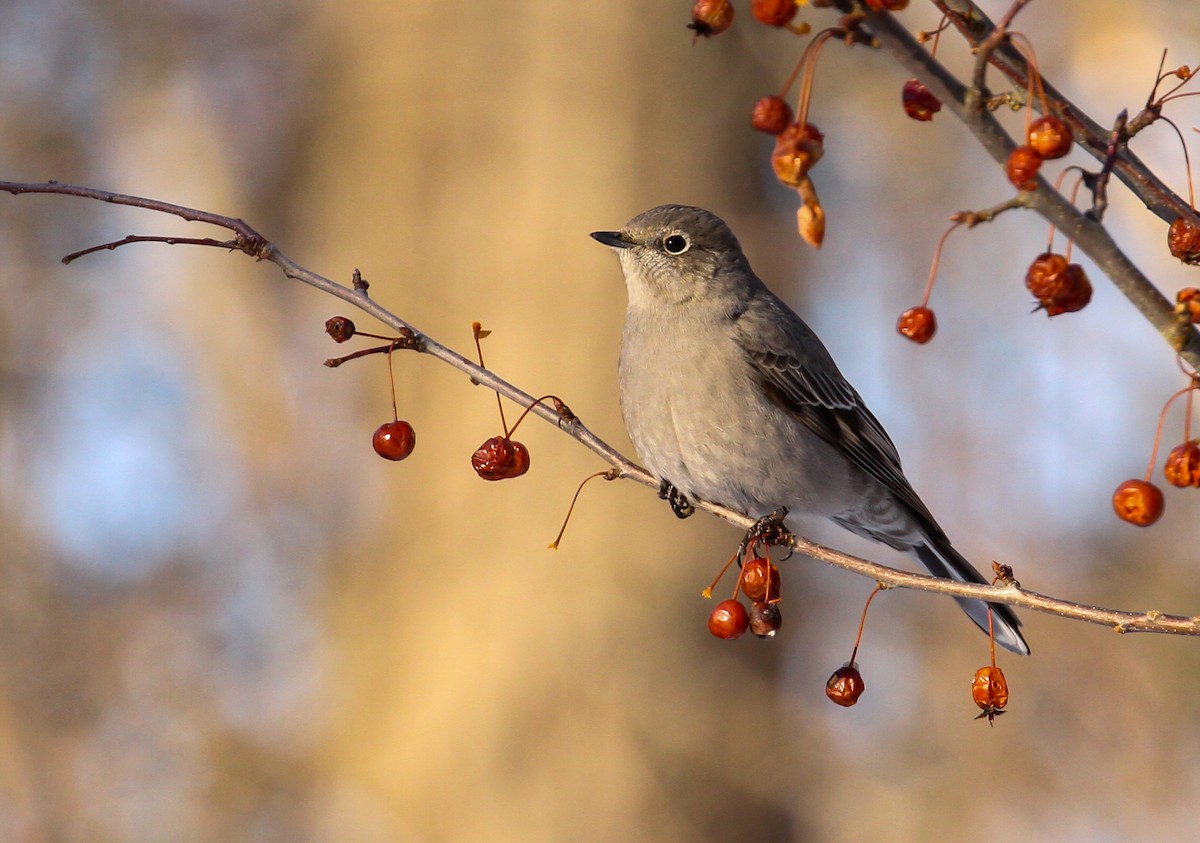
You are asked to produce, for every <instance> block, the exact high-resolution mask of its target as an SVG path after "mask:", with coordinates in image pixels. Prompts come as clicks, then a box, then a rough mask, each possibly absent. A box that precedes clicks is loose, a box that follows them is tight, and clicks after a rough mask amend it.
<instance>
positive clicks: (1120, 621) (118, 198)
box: [0, 181, 1200, 635]
mask: <svg viewBox="0 0 1200 843" xmlns="http://www.w3.org/2000/svg"><path fill="white" fill-rule="evenodd" d="M0 191H4V192H7V193H11V194H13V195H21V194H27V193H41V194H58V195H66V196H79V197H82V198H85V199H92V200H95V201H99V202H108V203H111V204H115V205H128V206H130V207H135V208H145V209H147V210H151V211H157V212H159V213H164V214H171V215H174V216H177V217H181V218H182V219H185V220H188V221H192V222H203V223H207V224H209V225H214V226H217V227H219V228H223V229H226V230H227V231H230V232H232V233H233V235H234V237H233V239H232V240H215V239H210V238H178V237H159V236H152V235H129V236H128V237H125V238H123V239H121V240H117V241H114V242H112V243H107V244H102V245H101V246H97V247H93V248H91V249H84V250H82V251H80V252H75V253H73V254H72V255H68V256H67V257H66V258H64V261H65V262H70V261H71V260H74V259H75V258H77V257H79V256H80V255H84V254H90V253H91V252H93V251H97V250H100V249H116V248H119V247H121V246H124V245H128V244H132V243H138V242H160V243H166V244H168V245H175V244H179V245H191V246H210V247H218V248H225V249H233V250H237V251H240V252H242V253H244V254H246V255H249V256H250V257H253V258H254V259H256V260H260V261H268V262H270V263H273V264H275V265H276V266H277V267H279V269H280V271H281V272H283V274H284V276H286V277H287V278H289V279H291V280H294V281H300V282H302V283H304V284H308V285H309V286H312V287H315V288H316V289H318V290H320V291H321V292H324V293H327V294H328V295H331V296H333V297H335V298H338V299H341V300H342V301H344V302H347V303H348V304H350V305H352V306H354V307H356V308H358V309H359V310H362V311H363V312H365V313H367V314H369V315H371V316H373V317H375V318H376V319H377V320H379V321H380V322H382V323H383V324H384V325H387V326H388V327H390V328H391V329H393V330H395V331H396V332H397V333H398V334H401V335H403V336H404V337H405V339H406V343H407V344H411V345H412V346H413V348H414V349H415V350H416V351H418V352H419V353H424V354H429V355H431V356H432V357H434V358H436V359H438V360H440V361H442V362H443V363H446V364H447V365H449V366H451V367H452V368H454V369H457V370H458V371H460V372H462V373H463V374H465V375H467V376H468V377H469V378H471V379H472V380H473V381H474V382H477V383H478V384H480V385H483V386H486V387H487V388H488V389H492V390H495V391H496V392H498V393H499V394H500V395H503V396H504V397H506V398H508V399H510V400H511V401H513V402H514V403H516V404H518V405H520V406H521V407H523V408H524V407H528V408H530V412H532V413H533V414H534V415H536V416H538V417H539V418H541V419H543V420H544V421H547V422H549V423H551V424H553V425H555V426H556V427H558V428H559V429H560V430H562V431H563V432H564V433H566V434H567V435H569V436H572V437H573V438H575V439H576V440H577V441H579V442H580V443H581V444H582V445H583V446H584V447H586V448H588V449H589V450H590V451H592V452H593V453H595V454H596V455H597V456H599V457H600V458H601V459H603V460H604V461H605V462H607V463H608V464H609V465H611V466H612V467H613V469H614V470H615V472H616V476H618V477H621V478H623V479H627V480H633V481H635V482H637V483H641V484H642V485H643V486H647V487H649V488H651V489H655V490H657V489H658V487H659V480H658V478H656V477H653V476H652V475H651V474H650V473H649V472H647V471H646V470H645V469H644V468H642V467H641V466H639V465H637V464H636V463H634V462H633V461H632V460H630V459H629V458H628V457H626V456H624V455H623V454H621V453H620V452H618V451H617V450H616V449H615V448H613V447H612V446H611V445H609V444H608V443H607V442H605V441H604V440H602V439H601V438H600V437H598V436H597V435H596V434H595V433H593V432H592V431H591V430H589V429H588V428H587V427H586V426H585V425H584V424H583V422H581V421H580V420H579V419H577V418H570V419H567V418H564V417H563V416H562V415H561V414H559V413H558V412H557V411H556V410H555V409H554V408H553V407H551V406H548V405H547V404H545V403H540V402H537V400H536V399H535V398H534V396H532V395H530V394H529V393H527V392H525V391H524V390H521V389H519V388H517V387H516V386H514V385H513V384H512V383H510V382H509V381H507V380H505V379H503V378H501V377H500V376H499V375H497V374H495V373H494V372H492V371H490V370H488V369H485V368H482V367H480V366H478V365H476V364H475V363H473V362H471V361H470V360H469V359H467V358H466V357H463V356H462V355H461V354H459V353H457V352H455V351H453V350H452V349H450V348H448V347H447V346H445V345H442V344H441V343H439V342H437V341H436V340H434V339H432V338H431V337H429V336H428V335H427V334H424V333H422V332H421V331H419V330H417V328H415V327H414V326H412V325H410V324H409V323H408V322H406V321H405V320H403V319H401V318H400V317H398V316H396V315H395V314H393V313H391V312H390V311H388V310H386V309H385V308H383V307H381V306H380V305H378V304H377V303H376V302H375V301H374V300H373V299H371V298H370V297H369V296H368V295H367V291H366V288H365V287H366V285H365V284H362V283H361V281H360V280H356V283H355V284H354V285H353V286H345V285H342V284H338V283H337V282H335V281H332V280H330V279H328V278H326V277H324V276H322V275H318V274H317V273H315V272H312V271H311V270H308V269H306V268H304V267H302V266H300V265H299V264H297V263H296V262H295V261H293V260H291V259H290V258H289V257H287V256H286V255H285V254H284V253H283V252H282V251H281V250H280V249H279V248H278V247H277V246H275V245H274V244H273V243H271V242H270V241H269V240H267V238H265V237H264V236H263V235H261V234H259V233H258V232H257V231H256V230H255V229H254V228H252V227H251V226H250V225H248V224H247V223H246V222H245V221H244V220H241V219H237V218H234V217H227V216H223V215H220V214H215V213H212V212H209V211H201V210H197V209H195V208H188V207H185V206H182V205H175V204H173V203H170V202H163V201H159V200H156V199H148V198H145V197H140V196H131V195H128V194H122V193H111V192H108V191H104V190H97V189H95V188H90V187H81V186H76V185H69V184H61V183H58V182H47V183H44V184H22V183H17V182H4V181H0ZM356 275H357V273H356ZM695 506H696V508H697V509H703V510H706V511H707V512H710V513H712V514H713V515H716V516H718V517H720V518H723V519H725V520H726V521H728V522H730V523H732V524H735V525H737V526H739V527H741V528H742V529H748V528H749V527H750V526H751V525H752V524H753V523H754V519H752V518H750V517H748V516H746V515H745V514H743V513H740V512H736V511H734V510H731V509H728V508H726V507H723V506H719V505H716V504H711V503H707V502H703V501H701V502H697V503H696V504H695ZM791 547H792V548H794V549H795V550H797V551H799V552H800V553H803V554H805V555H806V556H810V557H812V558H813V559H817V560H819V561H821V562H825V563H827V564H829V565H833V566H835V567H838V568H843V569H845V570H847V571H850V572H852V573H855V574H859V575H861V576H864V577H868V578H869V579H873V580H875V581H876V582H878V583H881V584H883V585H886V586H891V587H895V588H909V589H915V590H919V591H929V592H934V593H938V594H945V595H950V596H953V597H976V598H980V599H984V600H989V601H992V602H994V603H1007V604H1009V605H1012V606H1017V607H1021V608H1026V609H1032V610H1034V611H1038V612H1045V613H1048V614H1053V615H1058V616H1059V617H1063V618H1070V619H1073V620H1080V621H1087V622H1089V623H1094V624H1101V625H1104V626H1108V627H1110V628H1112V629H1114V630H1116V631H1117V632H1158V633H1168V634H1176V635H1200V617H1186V616H1182V615H1170V614H1165V613H1163V612H1159V611H1157V610H1150V611H1123V610H1118V609H1108V608H1104V607H1100V606H1089V605H1086V604H1082V603H1076V602H1073V601H1070V600H1063V599H1060V598H1056V597H1052V596H1049V595H1046V594H1040V593H1038V592H1035V591H1030V590H1027V589H1024V588H1022V587H1021V586H1020V585H1019V584H1017V583H1015V582H1014V583H1013V584H1011V585H977V584H974V583H958V582H954V581H952V580H947V579H942V578H939V577H932V576H929V575H926V574H918V573H913V572H909V571H902V570H899V569H896V568H891V567H888V566H886V565H880V564H878V563H875V562H870V561H868V560H866V559H860V558H858V557H856V556H851V555H849V554H845V553H841V552H840V551H837V550H833V549H832V548H828V547H824V546H823V545H820V544H817V543H816V542H812V541H809V540H808V539H806V538H803V537H799V536H796V537H793V539H792V542H791Z"/></svg>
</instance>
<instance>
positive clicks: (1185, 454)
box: [1163, 439, 1200, 489]
mask: <svg viewBox="0 0 1200 843" xmlns="http://www.w3.org/2000/svg"><path fill="white" fill-rule="evenodd" d="M1163 476H1164V477H1166V478H1167V482H1168V483H1170V484H1171V485H1172V486H1179V487H1180V488H1183V487H1186V486H1195V487H1196V488H1198V489H1200V439H1193V440H1191V441H1190V442H1184V443H1183V444H1182V445H1176V446H1175V447H1174V448H1172V449H1171V453H1169V454H1167V464H1166V465H1164V466H1163Z"/></svg>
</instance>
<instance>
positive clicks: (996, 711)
mask: <svg viewBox="0 0 1200 843" xmlns="http://www.w3.org/2000/svg"><path fill="white" fill-rule="evenodd" d="M971 699H973V700H975V705H977V706H979V707H980V708H981V709H983V714H981V715H979V717H986V718H987V719H988V722H991V721H992V720H995V719H996V718H997V717H998V716H1000V715H1001V714H1003V713H1004V707H1005V706H1006V705H1008V682H1007V681H1006V680H1005V679H1004V671H1002V670H1001V669H1000V668H998V667H994V666H991V665H988V666H986V667H981V668H979V670H977V671H975V677H974V678H973V679H972V680H971ZM979 717H977V718H975V719H976V720H978V719H979Z"/></svg>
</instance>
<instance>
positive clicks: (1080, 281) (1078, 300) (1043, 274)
mask: <svg viewBox="0 0 1200 843" xmlns="http://www.w3.org/2000/svg"><path fill="white" fill-rule="evenodd" d="M1025 288H1026V289H1027V290H1029V292H1030V293H1032V294H1033V297H1034V298H1035V299H1037V300H1038V304H1039V305H1041V307H1042V308H1043V309H1044V310H1045V311H1046V315H1047V316H1058V315H1059V314H1060V313H1074V312H1075V311H1077V310H1083V308H1084V307H1086V306H1087V303H1088V302H1090V301H1091V300H1092V284H1091V282H1090V281H1088V278H1087V274H1086V273H1085V272H1084V271H1083V267H1082V266H1080V265H1079V264H1077V263H1067V259H1066V258H1065V257H1063V256H1062V255H1059V254H1055V253H1054V252H1043V253H1042V254H1040V255H1038V256H1037V257H1036V258H1034V260H1033V263H1031V264H1030V265H1029V270H1028V271H1027V272H1026V273H1025Z"/></svg>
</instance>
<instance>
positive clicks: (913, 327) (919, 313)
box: [896, 306, 937, 345]
mask: <svg viewBox="0 0 1200 843" xmlns="http://www.w3.org/2000/svg"><path fill="white" fill-rule="evenodd" d="M896 330H897V331H899V332H900V335H901V336H905V337H908V338H909V339H910V340H912V341H913V342H915V343H920V344H921V345H924V344H925V343H927V342H929V341H930V340H931V339H933V335H934V334H936V333H937V318H936V317H935V316H934V315H933V311H932V310H930V309H929V308H927V307H921V306H917V307H910V308H909V309H908V310H906V311H904V312H903V313H901V314H900V318H899V319H897V320H896Z"/></svg>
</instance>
